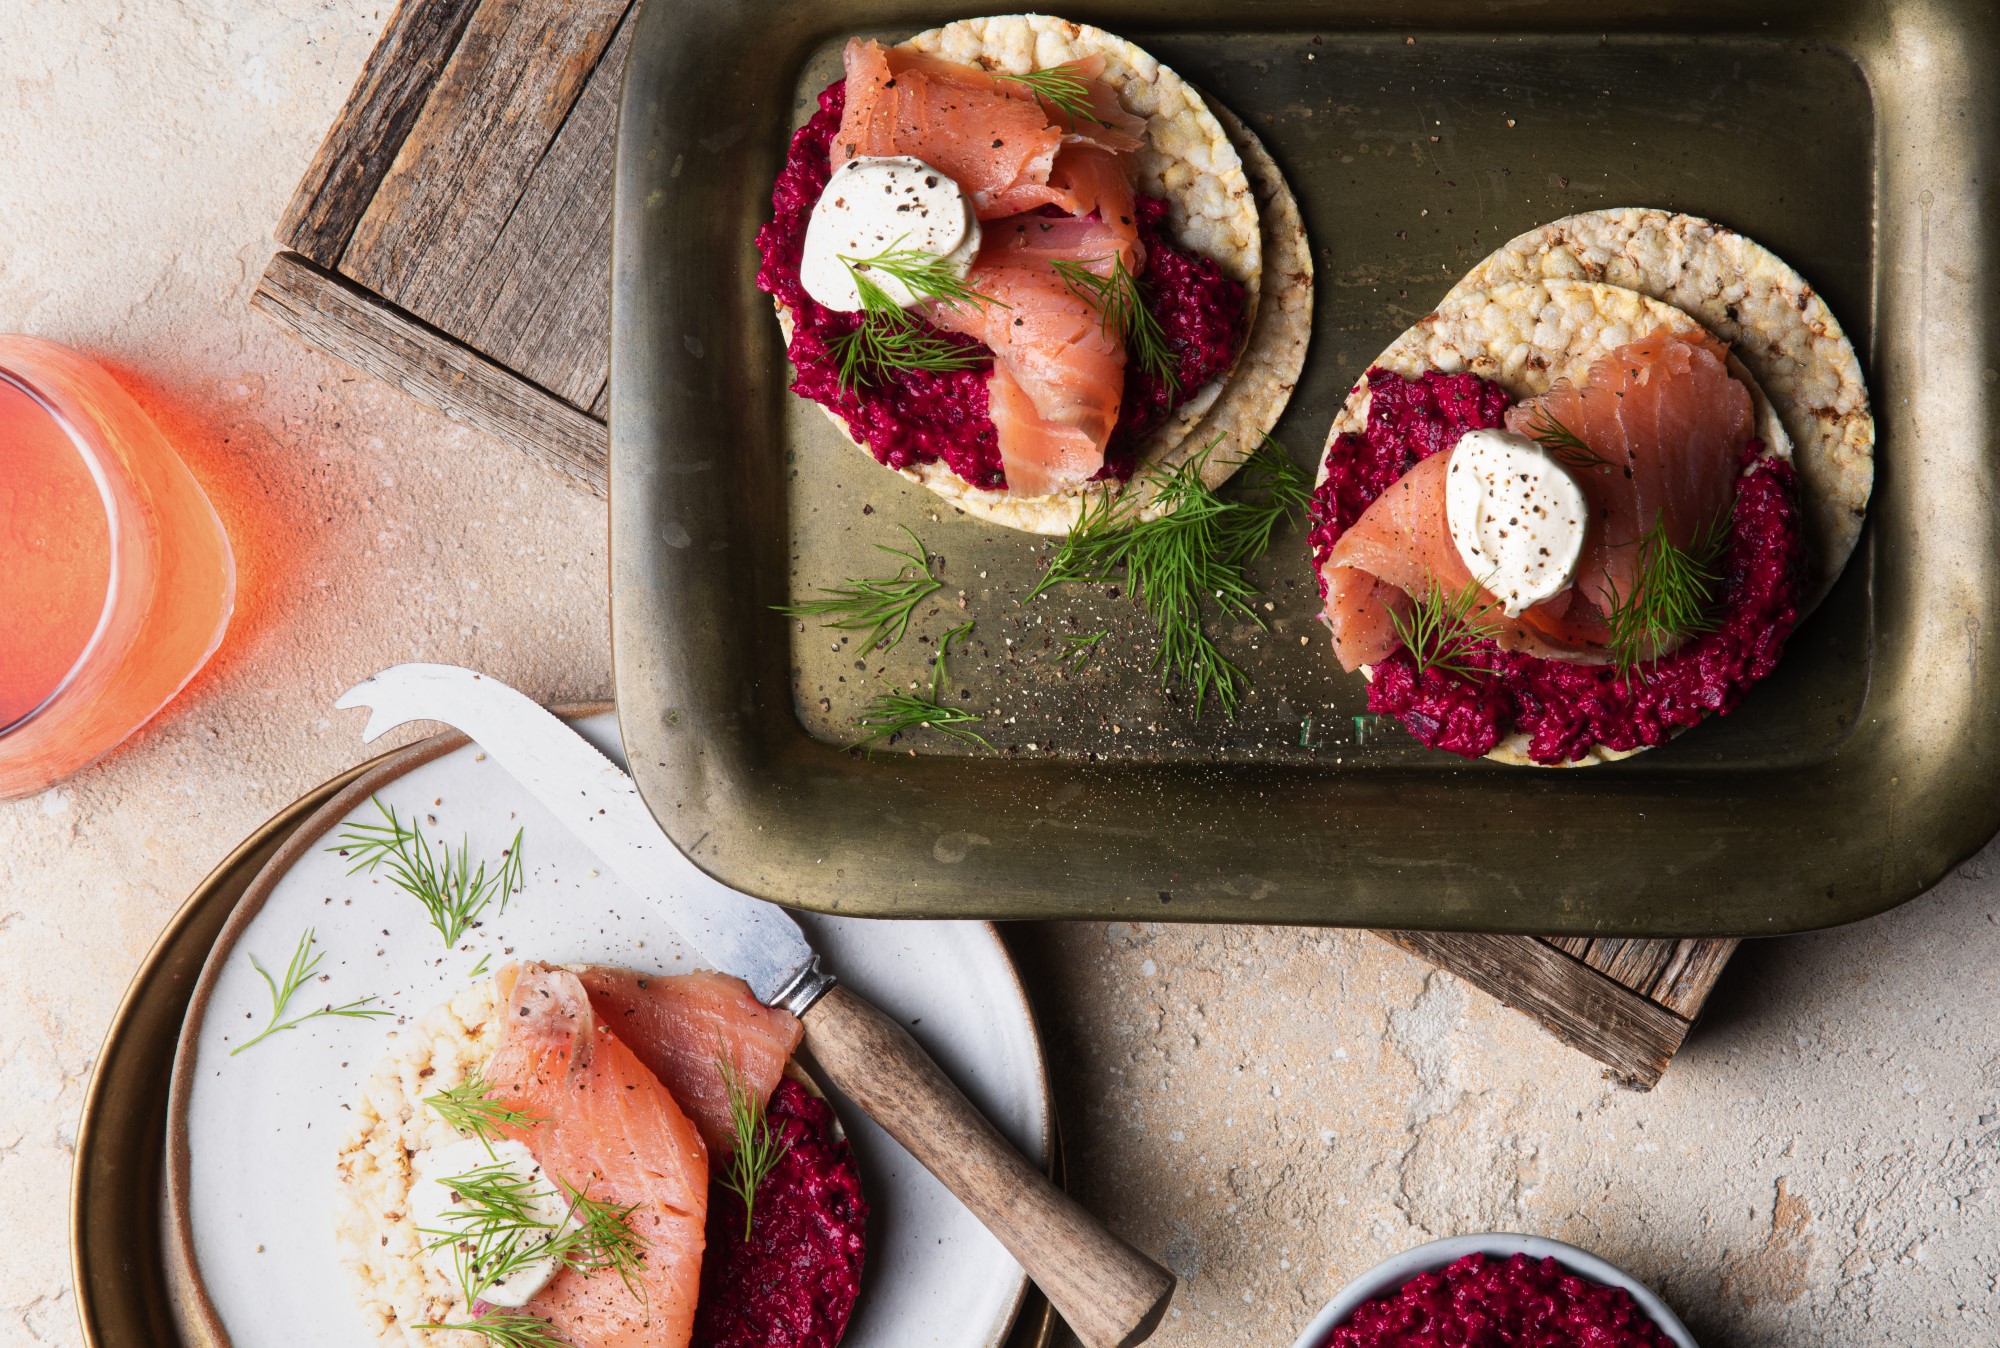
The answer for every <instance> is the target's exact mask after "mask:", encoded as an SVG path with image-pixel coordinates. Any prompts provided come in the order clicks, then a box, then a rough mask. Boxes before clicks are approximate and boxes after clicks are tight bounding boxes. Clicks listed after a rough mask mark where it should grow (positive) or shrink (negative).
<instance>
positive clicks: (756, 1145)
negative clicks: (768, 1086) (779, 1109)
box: [715, 1039, 791, 1242]
mask: <svg viewBox="0 0 2000 1348" xmlns="http://www.w3.org/2000/svg"><path fill="white" fill-rule="evenodd" d="M716 1048H717V1049H718V1050H719V1051H718V1052H717V1053H716V1055H715V1065H716V1068H717V1069H718V1070H719V1071H720V1072H721V1073H722V1085H723V1088H724V1089H725V1090H727V1091H728V1092H729V1124H730V1127H731V1128H732V1129H733V1130H734V1131H735V1134H736V1150H734V1151H733V1152H731V1153H730V1154H729V1166H728V1168H727V1169H726V1170H725V1171H724V1172H723V1175H722V1186H723V1187H724V1188H725V1189H727V1190H729V1192H731V1193H733V1194H735V1195H736V1196H737V1197H738V1198H740V1199H742V1200H743V1239H744V1240H745V1241H746V1242H747V1241H748V1240H749V1239H750V1229H751V1221H752V1213H753V1211H754V1210H755V1208H756V1206H757V1190H758V1188H759V1186H761V1185H762V1184H763V1183H764V1180H765V1178H766V1177H768V1176H769V1175H770V1173H771V1172H772V1171H773V1170H776V1169H777V1168H778V1162H780V1161H782V1160H784V1159H785V1153H786V1152H787V1151H789V1150H791V1143H789V1142H786V1141H784V1140H783V1139H781V1138H778V1137H775V1136H773V1135H772V1133H771V1121H770V1119H769V1118H767V1117H766V1116H765V1113H764V1106H763V1105H761V1104H759V1103H758V1101H757V1097H756V1095H755V1093H753V1092H752V1091H751V1090H750V1088H749V1087H748V1086H746V1085H744V1084H743V1077H742V1075H741V1074H740V1073H739V1072H738V1071H737V1070H736V1064H735V1063H734V1062H732V1061H731V1060H730V1057H729V1053H728V1051H727V1050H726V1049H724V1048H723V1045H722V1043H721V1041H720V1040H719V1039H718V1040H717V1041H716Z"/></svg>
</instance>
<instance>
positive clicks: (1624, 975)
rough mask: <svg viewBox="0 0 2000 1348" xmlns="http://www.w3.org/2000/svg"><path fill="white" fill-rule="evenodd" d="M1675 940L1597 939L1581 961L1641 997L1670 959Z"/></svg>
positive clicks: (1650, 987) (1646, 992)
mask: <svg viewBox="0 0 2000 1348" xmlns="http://www.w3.org/2000/svg"><path fill="white" fill-rule="evenodd" d="M1676 944H1677V943H1676V942H1674V941H1643V940H1617V939H1608V938H1604V937H1599V938H1597V939H1594V940H1592V941H1591V943H1590V947H1589V949H1587V950H1586V951H1584V953H1583V962H1584V963H1585V964H1588V965H1589V966H1590V967H1591V968H1593V969H1595V970H1597V972H1599V973H1601V974H1603V975H1604V976H1605V977H1607V978H1612V979H1615V980H1617V981H1618V982H1620V983H1623V984H1624V985H1625V986H1626V987H1628V988H1630V989H1632V991H1634V992H1636V993H1638V994H1639V995H1641V996H1645V995H1646V994H1648V993H1650V992H1651V991H1652V990H1653V984H1654V983H1655V982H1657V981H1658V980H1659V977H1660V971H1661V970H1662V969H1664V968H1666V967H1667V961H1668V960H1670V959H1672V958H1673V955H1674V947H1675V945H1676Z"/></svg>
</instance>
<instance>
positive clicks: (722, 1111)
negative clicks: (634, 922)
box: [577, 966, 805, 1161]
mask: <svg viewBox="0 0 2000 1348" xmlns="http://www.w3.org/2000/svg"><path fill="white" fill-rule="evenodd" d="M577 977H578V979H579V980H580V981H581V982H582V984H583V987H584V991H585V992H586V993H588V994H589V997H590V1005H591V1009H592V1010H593V1011H595V1012H596V1013H597V1017H598V1019H599V1020H600V1021H601V1022H602V1023H604V1024H606V1025H608V1026H610V1027H611V1029H612V1030H613V1032H614V1033H616V1034H617V1036H618V1038H619V1039H621V1040H623V1041H624V1043H625V1045H626V1047H628V1048H630V1049H631V1050H632V1052H633V1053H634V1054H636V1055H638V1058H639V1061H640V1062H642V1063H644V1064H645V1065H646V1067H647V1069H648V1070H650V1071H651V1072H652V1074H653V1075H654V1076H656V1077H658V1078H659V1079H660V1082H661V1084H662V1085H664V1086H665V1087H666V1088H667V1089H668V1090H669V1091H670V1092H672V1094H673V1097H674V1099H675V1100H676V1101H677V1102H678V1103H679V1104H680V1106H681V1108H682V1109H684V1110H686V1111H687V1113H688V1116H689V1117H690V1118H692V1119H693V1120H694V1125H695V1127H696V1128H698V1129H700V1130H701V1136H702V1140H703V1141H704V1142H706V1143H707V1144H708V1154H709V1156H710V1157H711V1158H713V1159H715V1160H717V1161H720V1160H721V1159H722V1158H723V1157H726V1156H728V1155H729V1154H730V1153H731V1152H733V1151H734V1150H735V1149H736V1132H735V1127H734V1124H733V1123H732V1121H731V1118H730V1113H729V1091H728V1088H727V1086H726V1085H725V1083H724V1081H723V1078H722V1070H721V1068H720V1067H719V1066H717V1059H718V1057H726V1058H727V1059H728V1061H729V1063H730V1066H731V1068H732V1069H733V1070H734V1072H735V1073H736V1077H737V1080H738V1081H739V1082H740V1083H741V1084H742V1085H743V1087H744V1088H745V1089H746V1090H748V1091H749V1092H750V1093H751V1094H752V1095H754V1096H755V1097H756V1100H757V1103H758V1105H760V1106H762V1105H764V1104H766V1103H767V1102H769V1100H770V1098H771V1092H772V1091H773V1090H775V1089H776V1088H777V1085H778V1082H779V1081H780V1080H782V1079H783V1077H784V1075H785V1064H786V1063H788V1062H790V1061H791V1058H792V1052H793V1050H795V1049H797V1048H798V1046H799V1039H800V1037H801V1036H803V1035H804V1034H805V1027H804V1026H803V1025H801V1024H799V1022H798V1018H797V1017H796V1016H794V1015H792V1014H791V1013H790V1012H789V1011H781V1010H778V1009H776V1008H773V1007H768V1006H765V1005H763V1004H762V1003H761V1002H759V1001H758V1000H757V999H756V998H755V997H754V996H752V995H751V993H750V988H749V986H748V985H747V984H745V983H744V982H743V980H742V979H740V978H732V977H730V976H729V975H728V974H719V973H711V972H702V973H693V974H676V975H673V976H671V977H659V976H653V975H647V974H640V973H634V972H633V971H631V970H630V969H608V968H602V967H598V966H592V967H590V968H586V969H581V970H579V971H578V972H577Z"/></svg>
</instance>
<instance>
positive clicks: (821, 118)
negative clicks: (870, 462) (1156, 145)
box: [757, 80, 1246, 490]
mask: <svg viewBox="0 0 2000 1348" xmlns="http://www.w3.org/2000/svg"><path fill="white" fill-rule="evenodd" d="M846 102H847V89H846V85H845V84H844V83H843V82H841V81H838V80H836V81H835V82H834V83H832V84H830V85H828V86H827V87H826V89H825V91H824V92H822V93H821V94H820V96H819V111H818V112H816V113H814V114H813V116H812V119H811V120H810V121H808V122H807V123H806V124H805V125H804V126H802V127H800V128H799V129H798V131H797V132H795V133H794V134H793V136H792V145H791V150H790V152H789V153H788V154H787V155H786V158H785V166H784V168H783V169H782V170H780V171H779V174H778V180H777V182H776V183H775V184H774V185H773V186H772V188H771V212H772V218H771V223H770V224H768V225H765V226H764V227H763V228H761V229H759V230H758V231H757V251H758V253H759V254H760V255H761V257H762V259H763V262H762V265H761V266H760V267H759V268H758V271H757V288H758V289H759V290H761V291H763V292H764V293H765V294H767V295H770V296H772V297H774V298H776V299H778V300H780V301H782V302H783V303H784V305H785V307H786V308H787V309H789V310H790V311H791V313H792V323H793V329H792V340H791V347H790V350H789V355H790V356H791V360H792V365H793V366H794V367H795V368H796V369H797V371H798V377H797V378H796V379H794V380H793V381H792V391H793V392H794V393H796V394H798V395H799V396H800V397H802V398H810V399H811V400H812V401H814V402H816V403H819V404H820V405H821V406H823V407H826V408H828V409H829V410H831V411H833V412H834V413H836V414H838V415H839V417H840V418H841V420H842V421H843V422H845V423H846V425H847V428H848V430H849V431H850V432H851V433H852V434H853V436H854V438H855V439H857V440H859V441H861V443H863V444H865V445H867V446H868V448H869V451H870V452H871V453H873V454H874V455H875V458H876V459H877V460H878V461H879V462H881V463H885V464H888V465H889V466H890V467H891V468H908V467H910V466H911V465H913V464H919V463H934V462H936V461H938V460H940V459H942V460H943V461H944V463H945V465H946V466H947V467H949V468H950V469H951V470H952V472H954V473H956V474H958V476H959V477H961V478H963V479H965V481H967V482H969V483H971V484H972V485H973V486H975V487H983V488H986V489H988V490H995V489H1000V488H1004V487H1005V486H1006V485H1007V475H1006V472H1005V471H1004V470H1003V469H1002V468H1001V466H1000V441H999V434H998V432H997V431H996V430H995V429H994V426H993V419H992V416H991V415H990V413H989V412H988V409H987V403H986V377H987V375H988V374H989V373H990V372H991V370H992V360H993V353H992V351H990V350H988V349H987V347H986V345H985V343H983V342H979V341H975V340H974V339H972V338H970V337H965V336H962V335H958V334H953V333H947V332H945V331H944V330H943V329H942V328H937V327H935V326H933V325H930V324H926V325H925V326H926V327H928V328H930V330H931V331H932V332H933V333H935V334H936V335H937V336H939V337H941V338H943V339H944V340H946V341H949V342H952V343H954V344H957V345H959V346H960V347H962V348H963V349H964V350H965V351H967V352H969V353H972V354H974V355H976V356H977V357H979V360H978V363H977V364H975V365H973V366H972V367H971V368H969V369H964V370H954V371H951V372H949V373H942V374H932V373H925V372H922V371H898V372H897V373H895V374H894V375H893V376H891V377H888V378H886V379H883V380H880V381H879V382H877V383H874V384H868V385H863V386H862V387H860V388H857V389H851V390H850V389H843V388H841V387H840V376H839V368H838V366H837V365H836V363H835V362H834V360H833V357H832V355H831V352H830V350H829V344H830V343H831V342H832V341H833V340H834V339H835V338H837V337H840V336H843V335H845V334H846V333H848V332H851V331H853V329H854V328H855V326H856V325H857V324H858V323H859V322H860V316H859V315H857V314H850V313H842V312H840V311H838V310H833V309H827V308H824V307H822V306H821V305H820V304H818V303H817V302H816V301H814V299H813V298H812V297H811V296H810V295H808V294H806V291H805V286H804V284H803V283H802V282H801V281H800V279H799V258H800V255H801V254H802V252H803V251H804V248H805V238H806V226H807V224H808V223H809V222H810V221H811V218H812V209H813V204H814V203H815V202H817V201H818V200H819V194H820V192H821V191H822V190H823V189H824V188H825V187H826V180H827V178H828V176H829V175H830V174H831V171H832V170H831V165H830V162H829V159H828V151H829V149H830V147H831V146H832V144H833V137H834V135H835V133H836V132H838V131H839V129H840V114H841V110H842V109H843V108H844V107H845V106H846ZM1136 207H1137V218H1138V225H1139V237H1140V239H1141V240H1142V241H1143V242H1144V243H1145V245H1146V269H1145V271H1144V272H1143V273H1142V274H1141V275H1140V277H1139V292H1140V296H1141V298H1142V299H1143V300H1144V301H1145V304H1146V308H1147V310H1148V311H1149V312H1150V313H1151V314H1152V315H1153V316H1154V317H1155V318H1156V319H1158V320H1159V323H1160V326H1161V328H1162V330H1163V331H1164V332H1165V333H1166V337H1167V344H1168V346H1169V348H1170V349H1171V350H1172V351H1173V353H1174V356H1175V360H1176V365H1175V371H1174V373H1175V377H1176V379H1177V380H1178V382H1179V386H1180V388H1181V389H1182V390H1183V391H1187V392H1192V391H1193V390H1195V389H1198V388H1200V387H1201V386H1202V385H1203V384H1206V383H1207V382H1208V381H1209V380H1211V379H1213V378H1215V377H1216V376H1217V375H1218V374H1221V373H1222V372H1223V371H1225V370H1227V369H1228V368H1229V366H1230V363H1231V362H1232V361H1233V360H1234V359H1235V354H1236V349H1237V347H1238V346H1239V345H1241V342H1242V338H1243V327H1244V323H1243V317H1244V310H1245V306H1246V297H1245V295H1244V291H1243V287H1242V286H1241V285H1239V284H1237V283H1236V282H1235V281H1233V280H1231V279H1229V278H1228V277H1227V276H1224V275H1223V274H1222V270H1221V268H1219V267H1218V266H1216V264H1215V262H1214V261H1213V260H1212V259H1209V258H1206V257H1201V256H1199V255H1197V254H1194V253H1190V252H1187V251H1186V250H1184V249H1182V248H1180V247H1178V246H1177V245H1176V244H1175V243H1174V242H1173V240H1172V239H1171V238H1169V237H1168V236H1167V233H1166V223H1167V203H1166V202H1164V201H1162V200H1160V199H1159V198H1157V197H1147V196H1141V197H1139V198H1138V199H1137V202H1136ZM920 321H921V320H920ZM1171 410H1172V400H1171V398H1170V396H1169V391H1168V389H1167V387H1166V381H1164V380H1162V379H1160V378H1158V377H1156V376H1153V375H1150V374H1147V373H1146V372H1144V371H1141V370H1139V369H1138V368H1137V367H1136V363H1133V362H1128V363H1127V368H1126V372H1125V390H1124V395H1123V402H1122V404H1121V407H1120V410H1119V417H1118V425H1117V426H1116V427H1115V428H1114V429H1113V431H1112V434H1111V440H1110V443H1109V444H1108V445H1106V447H1105V452H1104V467H1103V469H1101V470H1100V471H1099V472H1098V474H1097V476H1098V477H1100V478H1115V479H1117V480H1118V481H1120V482H1123V481H1125V480H1126V479H1128V478H1130V477H1131V476H1132V473H1133V470H1134V469H1135V468H1136V467H1137V464H1138V444H1139V442H1140V441H1141V440H1143V439H1144V438H1145V436H1146V435H1147V434H1148V433H1149V432H1151V431H1152V430H1153V429H1154V428H1156V427H1157V426H1159V425H1160V424H1161V423H1162V422H1163V421H1165V420H1166V418H1167V415H1168V413H1169V412H1170V411H1171Z"/></svg>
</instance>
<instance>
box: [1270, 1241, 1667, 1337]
mask: <svg viewBox="0 0 2000 1348" xmlns="http://www.w3.org/2000/svg"><path fill="white" fill-rule="evenodd" d="M1468 1254H1483V1255H1487V1256H1489V1257H1491V1258H1495V1259H1505V1258H1507V1257H1508V1256H1509V1255H1515V1254H1525V1255H1527V1256H1528V1257H1529V1258H1530V1259H1553V1260H1555V1261H1556V1262H1557V1263H1558V1264H1561V1265H1562V1266H1563V1267H1564V1268H1566V1269H1568V1270H1569V1271H1570V1272H1572V1273H1579V1274H1582V1275H1583V1276H1584V1277H1586V1278H1589V1279H1591V1280H1592V1281H1593V1282H1601V1283H1604V1284H1606V1285H1608V1286H1611V1287H1622V1288H1624V1289H1625V1290H1626V1291H1627V1292H1630V1293H1631V1294H1632V1300H1634V1301H1636V1302H1638V1303H1639V1309H1640V1310H1642V1311H1644V1312H1645V1313H1646V1314H1647V1315H1648V1316H1649V1317H1651V1319H1652V1321H1653V1323H1654V1324H1656V1325H1658V1326H1659V1327H1660V1329H1661V1331H1662V1332H1663V1333H1665V1334H1666V1336H1667V1337H1668V1338H1669V1339H1671V1340H1672V1341H1673V1343H1674V1345H1675V1348H1696V1345H1695V1341H1694V1335H1692V1334H1690V1333H1688V1331H1687V1326H1686V1325H1684V1324H1682V1323H1681V1321H1680V1317H1679V1316H1677V1315H1675V1314H1674V1313H1673V1310H1672V1309H1671V1308H1670V1307H1668V1305H1667V1303H1666V1302H1664V1301H1662V1300H1660V1298H1659V1297H1658V1296H1656V1295H1655V1294H1654V1292H1653V1289H1652V1288H1650V1287H1648V1286H1646V1284H1644V1283H1642V1282H1640V1281H1639V1280H1638V1279H1637V1278H1635V1277H1633V1276H1632V1275H1631V1274H1629V1273H1627V1272H1626V1271H1625V1270H1624V1269H1622V1268H1619V1267H1618V1266H1617V1265H1616V1264H1612V1263H1609V1262H1607V1261H1605V1260H1603V1259H1599V1258H1598V1257H1597V1256H1596V1255H1594V1254H1592V1253H1591V1252H1590V1251H1588V1250H1580V1249H1578V1248H1577V1247H1576V1246H1574V1245H1565V1244H1564V1243H1563V1242H1562V1241H1559V1240H1550V1239H1548V1238H1547V1237H1546V1236H1518V1235H1509V1234H1506V1233H1504V1232H1497V1231H1496V1232H1488V1233H1486V1234H1484V1235H1477V1236H1447V1237H1446V1238H1445V1239H1443V1240H1434V1241H1431V1242H1430V1243H1429V1244H1427V1245H1419V1246H1417V1247H1416V1248H1415V1249H1414V1250H1405V1251H1403V1252H1402V1253H1401V1254H1399V1255H1396V1256H1394V1257H1392V1258H1389V1259H1384V1260H1383V1261H1382V1262H1381V1263H1379V1264H1377V1265H1376V1266H1375V1267H1374V1268H1371V1269H1369V1270H1368V1271H1367V1272H1366V1273H1364V1274H1362V1275H1361V1276H1360V1277H1358V1278H1356V1279H1355V1280H1354V1281H1353V1282H1351V1283H1349V1284H1347V1286H1345V1287H1343V1288H1341V1289H1340V1291H1339V1293H1338V1294H1337V1295H1336V1296H1335V1297H1334V1298H1333V1300H1331V1301H1329V1302H1327V1303H1326V1308H1325V1309H1324V1310H1322V1311H1321V1312H1320V1313H1319V1314H1318V1315H1316V1316H1314V1317H1313V1320H1312V1323H1311V1324H1309V1325H1307V1326H1306V1327H1305V1332H1303V1333H1302V1334H1300V1335H1299V1337H1298V1341H1297V1342H1296V1343H1294V1344H1293V1345H1292V1348H1320V1346H1321V1345H1322V1344H1324V1343H1325V1342H1326V1340H1327V1336H1328V1335H1330V1334H1332V1333H1333V1331H1334V1330H1335V1329H1336V1328H1338V1327H1339V1326H1340V1325H1343V1324H1345V1323H1346V1322H1347V1319H1348V1317H1349V1316H1351V1315H1353V1314H1354V1312H1355V1311H1357V1310H1359V1309H1360V1308H1361V1305H1362V1303H1363V1302H1366V1301H1373V1300H1374V1299H1375V1298H1377V1297H1385V1296H1388V1295H1390V1294H1391V1293H1393V1292H1394V1291H1396V1289H1397V1288H1399V1287H1401V1286H1402V1285H1403V1284H1404V1283H1406V1282H1408V1281H1409V1280H1410V1279H1412V1278H1414V1277H1416V1276H1417V1275H1418V1274H1419V1273H1429V1272H1433V1271H1435V1270H1437V1269H1441V1268H1446V1267H1448V1266H1450V1265H1452V1264H1455V1263H1457V1262H1458V1261H1459V1260H1460V1259H1463V1258H1464V1257H1465V1256H1466V1255H1468Z"/></svg>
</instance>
